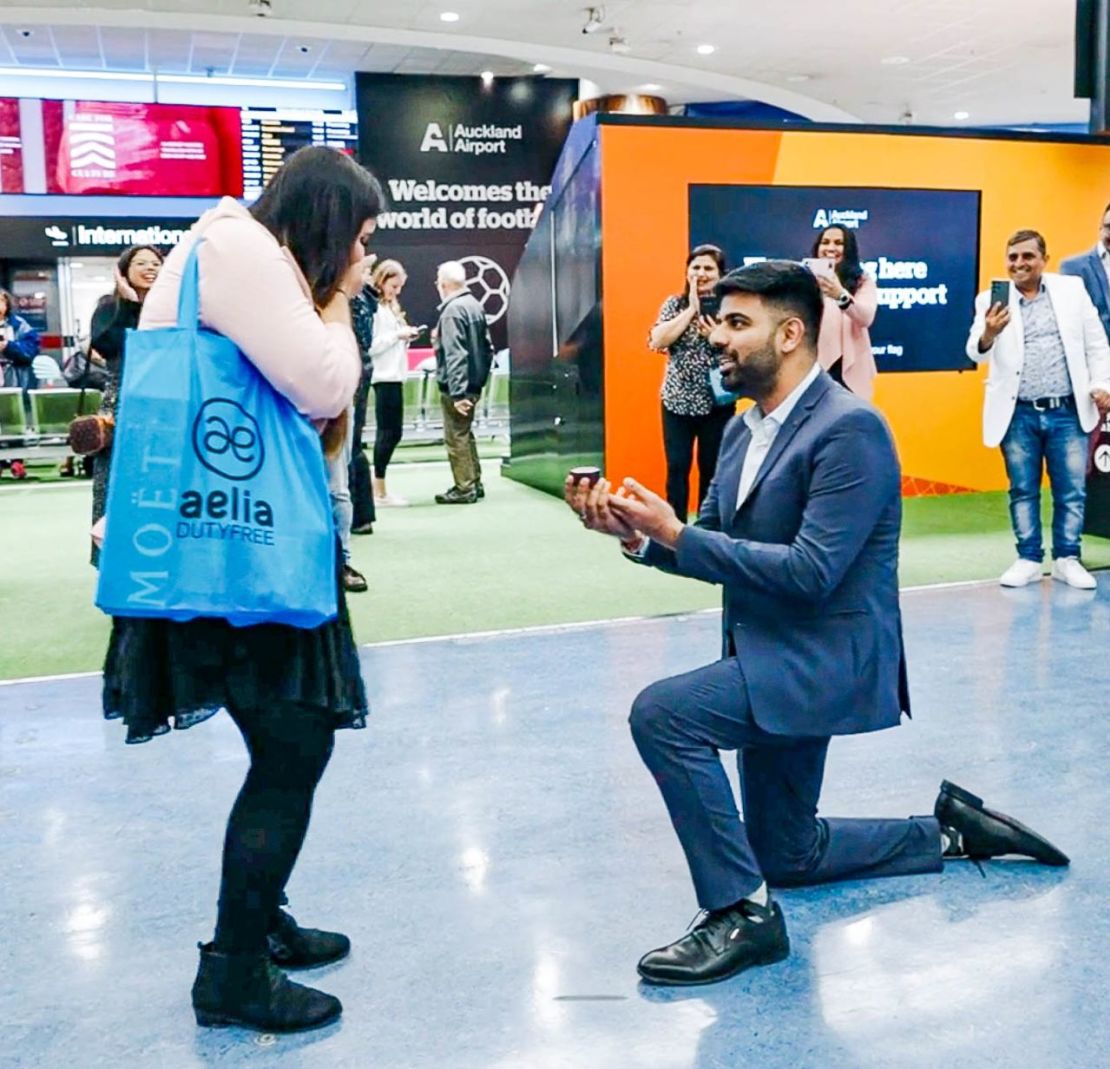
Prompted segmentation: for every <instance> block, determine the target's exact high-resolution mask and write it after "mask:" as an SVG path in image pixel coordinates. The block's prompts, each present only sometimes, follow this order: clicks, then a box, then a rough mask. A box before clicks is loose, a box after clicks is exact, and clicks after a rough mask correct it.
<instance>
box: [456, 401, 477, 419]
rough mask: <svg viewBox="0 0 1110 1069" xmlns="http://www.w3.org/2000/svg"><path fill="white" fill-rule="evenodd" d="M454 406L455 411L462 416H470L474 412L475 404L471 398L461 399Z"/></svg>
mask: <svg viewBox="0 0 1110 1069" xmlns="http://www.w3.org/2000/svg"><path fill="white" fill-rule="evenodd" d="M454 405H455V411H456V412H458V414H459V415H460V416H469V415H470V413H471V412H473V411H474V402H473V401H471V400H470V398H469V397H460V398H459V399H458V400H457V401H455V402H454Z"/></svg>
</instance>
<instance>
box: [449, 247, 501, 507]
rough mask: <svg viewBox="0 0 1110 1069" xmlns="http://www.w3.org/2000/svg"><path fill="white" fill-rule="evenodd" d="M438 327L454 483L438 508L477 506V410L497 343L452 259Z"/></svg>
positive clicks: (479, 475) (459, 266) (463, 272)
mask: <svg viewBox="0 0 1110 1069" xmlns="http://www.w3.org/2000/svg"><path fill="white" fill-rule="evenodd" d="M436 289H437V290H439V296H440V302H441V303H440V306H439V326H438V327H437V328H436V381H437V382H438V383H439V392H440V397H441V400H442V403H443V439H444V441H445V443H446V445H447V459H448V460H449V461H450V462H451V475H452V476H453V477H454V480H455V484H454V486H452V487H451V489H450V490H448V491H446V492H445V493H442V494H436V503H437V504H439V505H472V504H474V502H476V501H478V500H479V499H480V498H482V497H485V490H484V489H483V488H482V465H481V464H480V463H479V461H478V443H477V442H476V441H475V440H474V431H473V429H472V426H473V423H474V410H475V408H476V407H477V405H478V398H479V397H480V396H481V394H482V390H483V389H485V385H486V381H487V380H488V379H489V373H490V367H491V365H492V364H493V343H492V342H491V341H490V336H489V326H488V325H487V323H486V316H485V312H483V311H482V306H481V305H480V304H479V303H478V301H477V300H476V299H475V297H474V295H473V294H471V292H470V291H469V290H468V289H467V288H466V269H465V268H464V267H463V265H462V264H460V263H458V262H456V261H454V260H449V261H447V263H445V264H440V267H439V272H438V273H437V275H436Z"/></svg>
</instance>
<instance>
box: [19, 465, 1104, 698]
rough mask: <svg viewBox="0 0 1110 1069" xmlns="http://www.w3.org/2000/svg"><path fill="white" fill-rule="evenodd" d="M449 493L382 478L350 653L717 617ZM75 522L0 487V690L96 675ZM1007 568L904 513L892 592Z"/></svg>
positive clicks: (593, 551)
mask: <svg viewBox="0 0 1110 1069" xmlns="http://www.w3.org/2000/svg"><path fill="white" fill-rule="evenodd" d="M449 482H450V478H449V475H448V471H447V467H446V465H445V464H419V465H417V464H407V465H398V466H397V467H395V468H391V471H390V489H391V491H392V492H393V493H396V494H401V495H403V496H405V497H407V498H409V499H410V500H411V501H412V507H411V508H406V509H388V510H382V511H381V512H380V514H379V518H378V522H377V524H376V525H375V533H374V534H373V535H370V536H364V537H355V538H354V539H353V547H354V548H353V551H354V564H355V566H356V567H358V568H359V569H360V570H361V571H363V572H364V573H365V574H366V576H367V579H368V580H369V582H370V591H369V593H367V594H356V595H352V597H351V598H350V605H351V612H352V616H353V619H354V626H355V634H356V637H357V639H358V641H359V642H360V643H366V642H380V641H384V640H389V639H406V638H414V637H422V636H431V635H443V634H456V633H460V632H472V631H488V630H494V629H499V628H514V627H527V626H533V625H539V624H557V623H571V622H579V621H586V620H599V619H614V618H619V617H626V616H642V615H656V614H662V613H676V612H687V611H693V610H698V609H705V608H710V607H713V606H716V605H717V604H718V603H719V598H718V593H717V591H716V590H715V589H714V588H712V587H709V586H707V585H705V584H703V583H697V582H694V581H692V580H685V579H676V578H674V577H672V576H665V575H661V574H658V573H656V572H653V571H650V570H648V569H646V568H638V567H636V566H634V565H632V564H629V563H628V562H627V561H625V560H623V559H622V557H621V555H620V553H619V551H618V550H617V548H616V546H615V545H614V544H613V543H612V542H611V541H609V540H608V539H604V538H601V537H599V536H597V535H591V534H588V533H587V532H585V531H583V530H581V528H580V527H579V525H578V524H577V523H576V521H575V519H574V517H573V516H572V515H570V514H569V512H568V511H567V510H566V508H565V506H564V505H563V504H562V502H561V501H558V500H556V499H555V498H552V497H548V496H547V495H545V494H542V493H539V492H538V491H535V490H532V489H529V488H527V487H524V486H521V485H519V484H517V483H514V482H512V481H510V480H508V479H502V478H500V477H499V476H498V474H497V464H496V461H493V460H488V461H487V462H486V477H485V484H486V488H487V497H486V500H485V501H484V502H482V503H481V504H480V505H474V506H456V507H446V506H437V505H435V504H434V503H433V500H432V498H433V495H434V494H435V493H436V492H437V491H440V490H443V489H445V488H446V487H447V485H448V484H449ZM1046 498H1047V494H1046ZM89 508H90V490H89V484H88V483H86V482H78V483H74V482H70V481H64V482H57V483H49V484H39V485H20V484H16V483H13V482H11V480H10V479H9V478H8V477H5V478H4V479H3V481H2V483H0V621H2V624H0V678H9V679H10V678H17V677H24V676H36V675H47V674H53V673H62V672H77V671H86V670H89V669H96V668H99V667H100V663H101V658H102V656H103V652H104V646H105V642H106V639H107V633H108V625H107V620H106V619H105V617H103V616H102V615H101V614H100V613H99V612H98V611H97V610H96V609H95V608H94V607H93V605H92V598H93V589H94V583H95V573H94V571H93V569H92V568H91V567H90V566H89V564H88V526H89V522H88V519H89ZM1013 555H1014V549H1013V539H1012V536H1011V534H1010V530H1009V522H1008V518H1007V513H1006V504H1005V495H1003V494H969V495H955V496H951V497H939V498H918V499H914V500H910V501H907V502H906V509H905V525H904V538H903V546H902V569H901V578H902V584H903V586H919V585H923V584H928V583H938V582H952V581H958V580H971V579H991V578H994V577H996V576H997V575H998V574H1000V573H1001V571H1002V570H1003V569H1004V568H1005V567H1006V566H1007V565H1008V564H1009V563H1010V562H1011V560H1012V559H1013ZM1084 555H1085V558H1086V560H1087V562H1088V564H1089V565H1090V566H1092V567H1107V566H1110V542H1108V541H1106V540H1103V539H1094V538H1091V539H1087V540H1086V542H1085V551H1084Z"/></svg>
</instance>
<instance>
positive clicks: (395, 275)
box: [370, 260, 421, 508]
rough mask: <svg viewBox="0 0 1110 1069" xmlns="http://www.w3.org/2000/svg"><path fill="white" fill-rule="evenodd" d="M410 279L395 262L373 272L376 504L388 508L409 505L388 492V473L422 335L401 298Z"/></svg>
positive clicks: (385, 263)
mask: <svg viewBox="0 0 1110 1069" xmlns="http://www.w3.org/2000/svg"><path fill="white" fill-rule="evenodd" d="M407 281H408V276H407V275H406V274H405V269H404V268H403V267H402V266H401V265H400V264H399V263H398V262H397V261H396V260H383V261H382V262H381V263H380V264H378V265H377V267H375V268H374V275H373V286H374V289H375V290H376V291H377V292H378V293H379V294H380V297H379V300H378V310H377V312H375V313H374V336H373V337H374V340H373V342H371V345H370V356H371V358H372V359H373V361H374V374H373V377H372V378H371V380H370V381H371V382H372V383H373V386H374V421H375V431H374V504H375V505H379V506H383V507H385V508H389V507H390V506H393V507H394V508H396V507H399V506H403V505H407V504H408V502H407V501H406V500H405V499H404V498H403V497H396V496H395V495H393V494H391V493H389V491H388V490H386V488H385V470H386V468H387V467H388V466H389V461H390V459H391V458H392V456H393V450H394V449H396V448H397V443H398V442H400V440H401V434H402V428H403V425H404V410H405V397H404V391H405V378H406V377H407V376H408V373H409V342H411V341H412V340H413V339H414V338H416V337H417V336H418V335H419V334H420V332H421V328H419V327H410V326H409V325H408V322H407V321H406V319H405V313H404V311H402V309H401V304H400V301H399V300H398V298H399V297H400V296H401V290H403V289H404V288H405V283H406V282H407Z"/></svg>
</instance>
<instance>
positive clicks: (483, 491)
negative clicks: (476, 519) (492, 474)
mask: <svg viewBox="0 0 1110 1069" xmlns="http://www.w3.org/2000/svg"><path fill="white" fill-rule="evenodd" d="M474 492H475V493H476V494H477V495H478V500H479V501H481V500H482V498H484V497H485V496H486V488H485V487H484V486H483V485H482V480H481V479H479V480H478V482H477V483H476V484H475V486H474Z"/></svg>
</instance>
